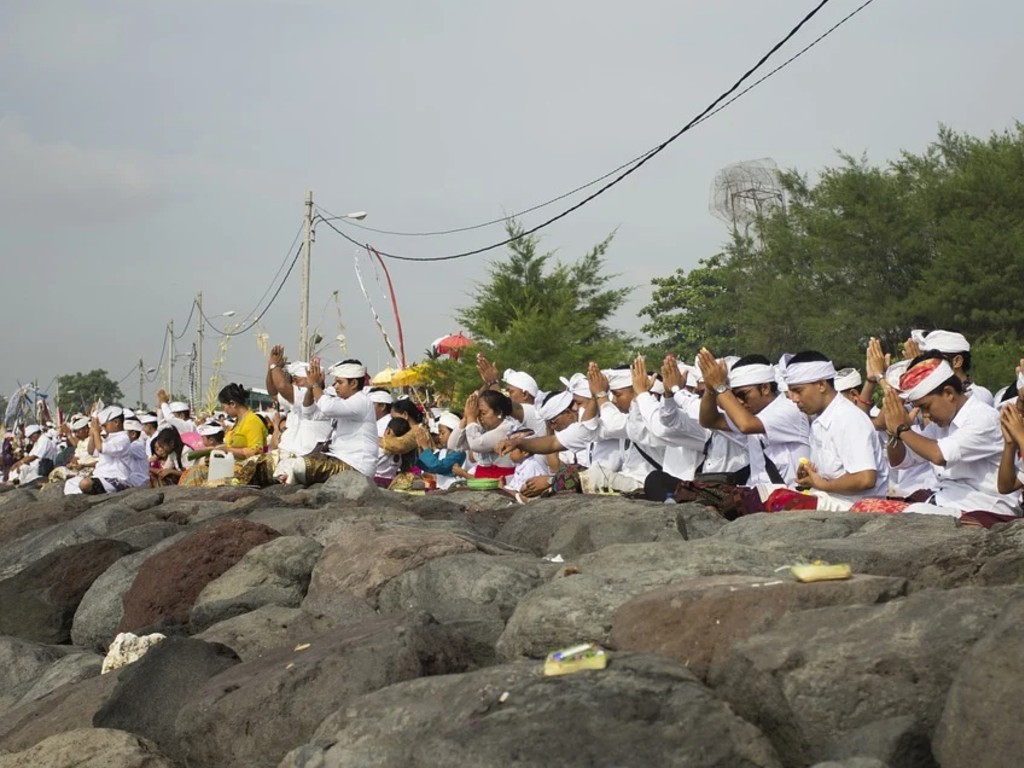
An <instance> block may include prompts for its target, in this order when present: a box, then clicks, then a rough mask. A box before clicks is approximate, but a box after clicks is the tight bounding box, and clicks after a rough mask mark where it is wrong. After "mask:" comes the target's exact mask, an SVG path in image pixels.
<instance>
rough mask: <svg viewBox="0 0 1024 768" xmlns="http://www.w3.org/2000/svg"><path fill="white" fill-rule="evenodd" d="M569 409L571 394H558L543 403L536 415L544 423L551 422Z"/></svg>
mask: <svg viewBox="0 0 1024 768" xmlns="http://www.w3.org/2000/svg"><path fill="white" fill-rule="evenodd" d="M570 407H572V392H568V391H566V392H559V393H558V394H557V395H552V396H551V397H549V398H548V399H547V400H545V401H544V404H543V405H542V406H541V407H540V408H538V409H537V415H538V416H540V417H541V418H542V419H543V420H544V421H551V420H552V419H553V418H555V417H556V416H558V415H560V414H562V413H565V412H566V411H567V410H569V408H570Z"/></svg>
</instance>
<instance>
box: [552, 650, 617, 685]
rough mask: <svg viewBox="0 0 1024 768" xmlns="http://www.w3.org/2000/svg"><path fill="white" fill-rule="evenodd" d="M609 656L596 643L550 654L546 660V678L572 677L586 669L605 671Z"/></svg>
mask: <svg viewBox="0 0 1024 768" xmlns="http://www.w3.org/2000/svg"><path fill="white" fill-rule="evenodd" d="M607 666H608V655H607V654H606V653H605V652H604V648H602V647H601V646H599V645H597V644H595V643H583V644H581V645H574V646H572V647H570V648H562V649H561V650H558V651H554V652H553V653H549V654H548V657H547V658H546V659H545V660H544V676H545V677H555V676H557V675H571V674H572V673H573V672H580V671H582V670H584V669H604V668H605V667H607Z"/></svg>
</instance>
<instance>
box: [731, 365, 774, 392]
mask: <svg viewBox="0 0 1024 768" xmlns="http://www.w3.org/2000/svg"><path fill="white" fill-rule="evenodd" d="M773 381H775V366H774V365H765V364H764V363H751V364H750V365H741V366H740V367H739V368H736V367H733V369H732V370H731V371H729V386H730V387H732V388H733V389H735V388H736V387H752V386H754V385H756V384H771V383H772V382H773Z"/></svg>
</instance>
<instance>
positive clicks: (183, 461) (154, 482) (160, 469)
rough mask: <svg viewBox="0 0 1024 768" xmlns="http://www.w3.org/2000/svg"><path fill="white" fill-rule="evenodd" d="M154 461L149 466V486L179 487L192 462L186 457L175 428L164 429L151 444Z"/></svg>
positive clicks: (183, 446)
mask: <svg viewBox="0 0 1024 768" xmlns="http://www.w3.org/2000/svg"><path fill="white" fill-rule="evenodd" d="M150 448H151V449H152V451H153V454H152V455H153V459H152V461H151V462H150V466H149V484H150V485H151V486H153V487H154V488H159V487H160V486H162V485H177V484H178V480H179V479H181V476H182V475H183V474H184V473H185V470H187V469H188V468H189V467H190V466H192V462H191V461H189V460H188V457H187V456H186V455H185V444H184V443H183V442H182V441H181V435H179V434H178V430H176V429H175V428H174V427H164V428H163V429H162V430H160V431H159V432H158V433H157V434H156V436H155V437H154V438H153V442H152V443H151V444H150Z"/></svg>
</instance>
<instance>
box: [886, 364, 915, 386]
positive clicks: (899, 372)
mask: <svg viewBox="0 0 1024 768" xmlns="http://www.w3.org/2000/svg"><path fill="white" fill-rule="evenodd" d="M909 367H910V361H909V360H900V361H899V362H898V363H893V364H892V365H890V366H889V367H888V368H886V369H885V380H886V381H887V382H888V383H889V386H890V387H892V388H893V389H895V390H899V388H900V379H901V378H903V374H904V373H906V372H907V368H909Z"/></svg>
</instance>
